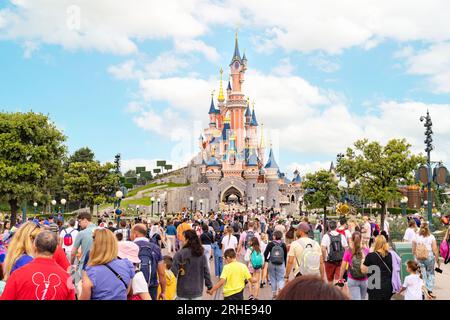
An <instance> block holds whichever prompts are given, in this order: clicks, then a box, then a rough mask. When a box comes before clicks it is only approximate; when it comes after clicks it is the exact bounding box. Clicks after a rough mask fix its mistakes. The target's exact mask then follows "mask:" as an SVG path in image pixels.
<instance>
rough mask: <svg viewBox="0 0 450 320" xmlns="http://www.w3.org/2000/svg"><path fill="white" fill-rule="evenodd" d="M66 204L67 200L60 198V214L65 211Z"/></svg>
mask: <svg viewBox="0 0 450 320" xmlns="http://www.w3.org/2000/svg"><path fill="white" fill-rule="evenodd" d="M66 203H67V200H66V199H64V198H62V199H61V205H62V213H64V211H65V209H66Z"/></svg>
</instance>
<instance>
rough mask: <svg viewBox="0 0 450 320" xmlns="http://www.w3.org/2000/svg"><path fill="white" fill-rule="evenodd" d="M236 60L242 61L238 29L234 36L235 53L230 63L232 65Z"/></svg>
mask: <svg viewBox="0 0 450 320" xmlns="http://www.w3.org/2000/svg"><path fill="white" fill-rule="evenodd" d="M235 60H237V61H239V62H241V61H242V59H241V54H240V53H239V43H238V31H237V30H236V33H235V36H234V54H233V58H232V59H231V63H230V65H232V64H233V62H234V61H235Z"/></svg>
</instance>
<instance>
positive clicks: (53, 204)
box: [51, 199, 56, 212]
mask: <svg viewBox="0 0 450 320" xmlns="http://www.w3.org/2000/svg"><path fill="white" fill-rule="evenodd" d="M51 203H52V206H53V207H54V208H55V210H56V207H55V206H56V200H55V199H53V200H52V202H51ZM51 211H52V212H53V210H51Z"/></svg>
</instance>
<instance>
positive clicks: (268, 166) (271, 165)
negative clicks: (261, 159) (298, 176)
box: [264, 148, 279, 170]
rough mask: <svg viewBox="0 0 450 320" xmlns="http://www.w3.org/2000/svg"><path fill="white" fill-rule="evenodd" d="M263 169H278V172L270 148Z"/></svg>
mask: <svg viewBox="0 0 450 320" xmlns="http://www.w3.org/2000/svg"><path fill="white" fill-rule="evenodd" d="M264 168H266V169H278V170H279V167H278V164H277V162H276V161H275V156H274V155H273V150H272V148H270V153H269V160H268V161H267V164H266V166H265V167H264Z"/></svg>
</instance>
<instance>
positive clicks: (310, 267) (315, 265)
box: [297, 241, 322, 275]
mask: <svg viewBox="0 0 450 320" xmlns="http://www.w3.org/2000/svg"><path fill="white" fill-rule="evenodd" d="M299 243H300V245H301V246H302V247H303V253H302V258H301V260H302V261H303V273H302V275H308V274H320V258H321V256H322V254H321V253H319V251H318V250H314V247H313V245H312V244H311V243H308V244H306V245H303V242H302V241H299ZM297 264H298V266H299V267H300V263H299V262H298V261H297Z"/></svg>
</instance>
